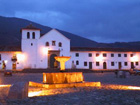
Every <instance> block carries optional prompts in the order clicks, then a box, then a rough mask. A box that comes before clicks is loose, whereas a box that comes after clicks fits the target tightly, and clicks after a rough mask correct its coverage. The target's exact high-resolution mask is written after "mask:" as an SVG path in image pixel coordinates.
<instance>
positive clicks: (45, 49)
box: [43, 47, 48, 55]
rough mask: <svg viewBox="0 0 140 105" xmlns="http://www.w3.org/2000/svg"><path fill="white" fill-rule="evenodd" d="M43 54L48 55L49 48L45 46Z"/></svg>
mask: <svg viewBox="0 0 140 105" xmlns="http://www.w3.org/2000/svg"><path fill="white" fill-rule="evenodd" d="M43 54H45V55H47V54H48V48H46V47H43Z"/></svg>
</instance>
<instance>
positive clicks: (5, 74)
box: [4, 70, 12, 76]
mask: <svg viewBox="0 0 140 105" xmlns="http://www.w3.org/2000/svg"><path fill="white" fill-rule="evenodd" d="M4 76H12V70H5V71H4Z"/></svg>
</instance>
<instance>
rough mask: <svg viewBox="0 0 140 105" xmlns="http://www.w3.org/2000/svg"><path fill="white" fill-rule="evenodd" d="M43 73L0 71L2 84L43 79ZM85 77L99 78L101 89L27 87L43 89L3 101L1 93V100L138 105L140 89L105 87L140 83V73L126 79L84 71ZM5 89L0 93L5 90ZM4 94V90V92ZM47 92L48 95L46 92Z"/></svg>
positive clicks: (10, 103) (17, 104)
mask: <svg viewBox="0 0 140 105" xmlns="http://www.w3.org/2000/svg"><path fill="white" fill-rule="evenodd" d="M42 75H43V74H42V73H14V74H13V76H12V77H4V76H3V74H2V73H1V74H0V82H1V84H13V83H17V82H28V81H34V82H42V80H43V79H42ZM83 75H84V80H85V81H90V82H96V81H100V82H101V83H102V87H101V88H96V87H81V88H80V87H79V88H63V89H44V88H29V90H30V91H34V90H38V91H43V93H44V95H43V94H42V96H37V97H35V96H34V97H29V98H26V99H22V100H6V99H4V95H3V96H0V99H1V101H0V103H1V104H2V105H3V104H8V105H24V104H28V105H32V104H34V105H44V104H49V105H52V104H53V105H55V104H56V105H60V104H61V105H62V104H65V105H75V104H77V105H78V104H82V105H94V104H95V105H100V104H106V105H107V104H111V105H112V104H113V105H122V104H123V105H138V104H140V96H139V94H140V90H122V89H119V88H118V89H114V88H110V87H107V86H108V85H122V86H138V87H139V86H140V84H139V83H140V76H134V75H132V76H130V75H129V74H128V73H127V75H126V78H116V77H115V74H114V72H104V73H83ZM5 91H6V88H5V89H2V88H1V90H0V92H1V93H2V92H5ZM3 94H6V93H3ZM46 94H47V95H46Z"/></svg>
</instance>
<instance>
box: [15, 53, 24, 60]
mask: <svg viewBox="0 0 140 105" xmlns="http://www.w3.org/2000/svg"><path fill="white" fill-rule="evenodd" d="M17 59H18V61H24V60H25V55H24V54H17Z"/></svg>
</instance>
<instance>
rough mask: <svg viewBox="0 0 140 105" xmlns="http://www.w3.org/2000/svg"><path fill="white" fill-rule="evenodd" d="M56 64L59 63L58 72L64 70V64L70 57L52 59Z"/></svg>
mask: <svg viewBox="0 0 140 105" xmlns="http://www.w3.org/2000/svg"><path fill="white" fill-rule="evenodd" d="M54 58H55V59H56V60H57V61H58V62H60V70H65V62H66V61H68V60H69V59H70V58H71V57H66V56H61V57H58V56H57V57H54Z"/></svg>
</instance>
